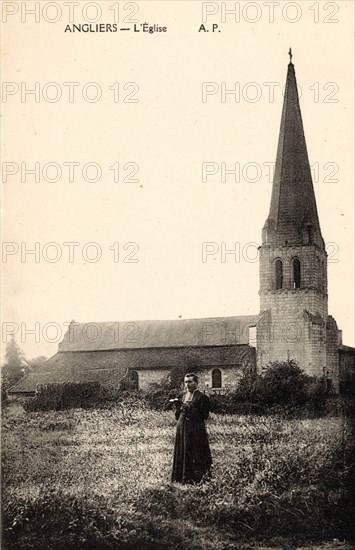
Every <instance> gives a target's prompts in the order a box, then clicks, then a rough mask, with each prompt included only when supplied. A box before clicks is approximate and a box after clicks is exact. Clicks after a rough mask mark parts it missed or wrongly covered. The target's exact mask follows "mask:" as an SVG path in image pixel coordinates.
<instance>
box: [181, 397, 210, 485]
mask: <svg viewBox="0 0 355 550" xmlns="http://www.w3.org/2000/svg"><path fill="white" fill-rule="evenodd" d="M209 409H210V401H209V399H208V397H207V395H205V394H203V393H201V392H200V391H198V390H195V392H194V395H193V399H192V401H190V402H189V409H188V411H182V410H181V409H180V407H179V408H178V409H177V410H176V412H175V416H176V419H177V421H178V423H177V427H176V437H175V447H174V464H173V473H172V481H176V482H178V483H198V482H199V481H201V480H202V479H203V478H205V479H206V478H207V477H208V476H209V474H210V469H211V466H212V458H211V451H210V447H209V444H208V435H207V431H206V427H205V420H206V418H208V414H209Z"/></svg>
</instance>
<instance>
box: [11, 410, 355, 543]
mask: <svg viewBox="0 0 355 550" xmlns="http://www.w3.org/2000/svg"><path fill="white" fill-rule="evenodd" d="M174 430H175V420H174V418H173V414H172V413H171V412H155V411H150V410H145V409H144V408H143V406H140V407H139V408H134V407H127V406H124V405H120V406H118V407H116V408H113V409H111V410H89V411H83V410H70V411H63V412H47V413H26V412H25V411H24V410H23V409H22V407H21V406H20V405H16V404H11V405H10V406H9V407H6V408H5V410H4V413H3V428H2V455H3V522H4V534H3V548H6V549H8V550H16V549H25V548H26V549H32V548H33V549H36V550H42V549H53V550H59V549H60V550H63V549H66V550H72V549H76V548H78V549H92V550H94V549H95V550H100V549H121V548H122V549H124V550H128V549H133V548H134V549H135V550H139V549H158V550H159V549H168V548H169V550H174V549H175V548H182V549H188V550H190V549H191V550H192V549H206V550H212V549H213V550H216V549H217V550H231V549H252V548H255V549H256V548H259V549H262V548H265V547H276V548H279V549H280V550H284V549H287V548H324V549H326V550H333V549H337V550H341V549H350V548H352V546H351V545H350V544H348V543H346V542H344V539H346V538H347V535H348V532H347V530H348V526H349V514H350V513H351V512H350V508H349V498H350V496H349V494H348V493H349V492H348V484H349V472H350V468H351V458H350V457H351V451H352V449H351V437H350V431H349V428H348V426H347V425H346V422H345V421H342V420H341V419H340V418H323V419H318V420H303V421H300V420H281V419H277V418H270V417H252V416H244V417H241V416H219V415H211V418H210V420H209V421H208V430H209V434H210V444H211V450H212V455H213V461H214V469H213V479H212V481H210V482H209V483H207V484H205V485H202V486H196V487H191V486H189V487H186V486H179V485H175V484H171V483H170V480H169V477H170V469H171V465H172V449H173V439H174ZM334 539H338V540H334Z"/></svg>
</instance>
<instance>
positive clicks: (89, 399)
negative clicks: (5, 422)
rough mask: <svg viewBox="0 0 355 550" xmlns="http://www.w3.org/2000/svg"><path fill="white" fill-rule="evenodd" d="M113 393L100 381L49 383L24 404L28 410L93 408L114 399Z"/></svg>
mask: <svg viewBox="0 0 355 550" xmlns="http://www.w3.org/2000/svg"><path fill="white" fill-rule="evenodd" d="M112 397H113V396H112V395H110V393H109V392H108V390H105V388H103V387H102V386H101V385H100V384H99V383H98V382H82V383H66V384H48V385H46V386H42V387H40V388H39V390H38V393H37V395H36V396H35V397H34V398H33V399H31V400H29V401H27V402H26V403H25V404H24V407H25V410H27V411H31V412H32V411H53V410H54V411H61V410H64V409H72V408H83V409H87V408H91V407H94V406H97V405H101V404H102V403H103V402H107V401H109V400H110V399H111V400H112Z"/></svg>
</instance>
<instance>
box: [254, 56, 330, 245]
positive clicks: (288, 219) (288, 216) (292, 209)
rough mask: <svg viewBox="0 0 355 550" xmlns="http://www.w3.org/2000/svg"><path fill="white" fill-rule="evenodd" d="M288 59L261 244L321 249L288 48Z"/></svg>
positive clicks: (294, 79)
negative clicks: (268, 200)
mask: <svg viewBox="0 0 355 550" xmlns="http://www.w3.org/2000/svg"><path fill="white" fill-rule="evenodd" d="M289 56H290V63H289V65H288V70H287V80H286V87H285V95H284V104H283V109H282V117H281V126H280V135H279V143H278V147H277V155H276V165H275V173H274V181H273V188H272V196H271V205H270V213H269V217H268V219H267V220H266V222H265V225H264V229H263V243H264V244H279V245H287V244H288V245H291V244H294V245H302V244H305V245H306V244H318V245H319V246H322V247H324V241H323V238H322V234H321V230H320V226H319V220H318V213H317V205H316V199H315V195H314V189H313V183H312V176H311V168H310V164H309V159H308V153H307V146H306V140H305V137H304V131H303V123H302V116H301V110H300V105H299V98H298V90H297V82H296V74H295V67H294V65H293V63H292V50H291V48H290V50H289Z"/></svg>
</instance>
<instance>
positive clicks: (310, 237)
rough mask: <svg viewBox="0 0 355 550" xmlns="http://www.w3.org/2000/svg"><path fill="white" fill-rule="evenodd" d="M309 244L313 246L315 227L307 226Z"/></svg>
mask: <svg viewBox="0 0 355 550" xmlns="http://www.w3.org/2000/svg"><path fill="white" fill-rule="evenodd" d="M307 236H308V244H313V226H312V225H307Z"/></svg>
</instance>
